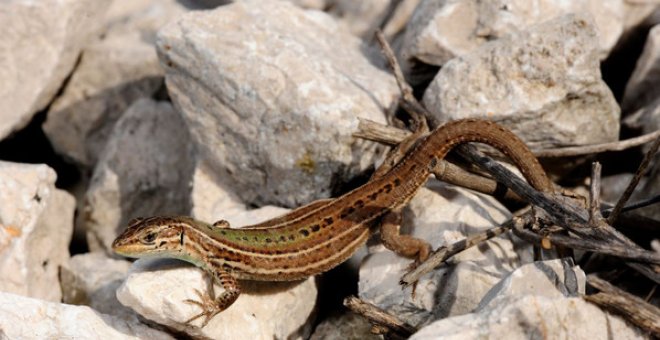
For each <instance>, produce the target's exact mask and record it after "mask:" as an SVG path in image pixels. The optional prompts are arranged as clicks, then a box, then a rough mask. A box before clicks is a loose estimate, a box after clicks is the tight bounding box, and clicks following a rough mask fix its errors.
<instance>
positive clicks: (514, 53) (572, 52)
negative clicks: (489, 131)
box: [424, 15, 620, 148]
mask: <svg viewBox="0 0 660 340" xmlns="http://www.w3.org/2000/svg"><path fill="white" fill-rule="evenodd" d="M596 35H597V34H596V31H595V29H594V27H593V24H592V23H591V21H590V20H589V19H588V18H585V17H579V16H573V15H569V16H564V17H561V18H558V19H554V20H551V21H547V22H545V23H543V24H540V25H538V26H533V27H530V28H529V30H527V31H526V32H521V33H516V34H513V35H511V36H510V37H507V38H501V39H499V40H497V41H494V42H492V43H489V44H485V45H483V46H481V47H480V48H478V49H476V50H474V51H473V52H471V53H469V54H467V55H464V56H462V57H459V58H456V59H453V60H452V61H450V62H449V63H447V64H446V65H445V66H444V67H443V68H442V70H440V72H439V73H438V75H437V76H436V77H435V79H434V80H433V82H431V84H430V85H429V87H428V88H427V90H426V92H425V93H424V104H425V106H426V107H427V108H429V110H431V111H432V112H433V114H434V115H435V116H436V117H437V118H438V119H439V120H441V121H447V120H454V119H460V118H466V117H480V118H484V117H487V118H488V119H492V120H495V121H499V122H502V123H504V124H505V125H507V126H508V127H509V128H510V129H512V130H513V131H514V132H515V133H516V134H517V135H518V136H520V137H521V138H522V139H523V140H525V141H526V142H527V143H528V145H530V147H532V148H547V147H557V146H564V145H583V144H591V143H604V142H611V141H616V140H618V137H619V116H620V112H619V108H618V106H617V103H616V101H615V99H614V97H613V96H612V92H611V91H610V90H609V88H608V87H607V85H606V84H605V83H604V82H603V80H602V79H601V75H600V69H599V67H600V65H599V63H598V58H597V54H598V51H597V46H596V45H595V42H596Z"/></svg>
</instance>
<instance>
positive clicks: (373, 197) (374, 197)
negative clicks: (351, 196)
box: [367, 192, 378, 201]
mask: <svg viewBox="0 0 660 340" xmlns="http://www.w3.org/2000/svg"><path fill="white" fill-rule="evenodd" d="M377 197H378V193H377V192H374V193H373V194H371V195H369V196H367V198H369V199H370V200H372V201H375V200H376V198H377Z"/></svg>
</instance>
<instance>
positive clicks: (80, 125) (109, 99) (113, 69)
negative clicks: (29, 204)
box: [43, 0, 188, 168]
mask: <svg viewBox="0 0 660 340" xmlns="http://www.w3.org/2000/svg"><path fill="white" fill-rule="evenodd" d="M130 2H134V1H130V0H121V1H115V2H114V3H113V6H112V7H111V8H110V9H109V13H110V14H109V15H110V16H111V18H109V19H108V23H107V27H108V29H107V32H105V34H104V36H103V37H102V38H99V39H98V40H96V41H95V42H94V43H92V44H91V45H89V46H87V47H85V49H84V50H83V53H82V57H81V60H80V63H79V65H78V67H77V68H76V70H75V72H74V73H73V75H72V76H71V79H70V80H69V81H68V83H67V85H66V87H65V88H64V91H63V93H62V94H61V95H60V96H59V97H58V98H57V99H56V100H55V101H54V102H53V104H52V105H51V107H50V109H49V111H48V119H47V120H46V122H45V123H44V126H43V129H44V132H45V133H46V135H47V136H48V139H49V140H50V141H51V143H52V144H53V147H54V148H55V149H56V150H57V151H58V153H61V154H64V155H66V156H67V157H69V158H71V159H73V160H75V161H76V162H77V163H79V164H81V165H84V166H86V167H90V168H91V167H93V166H94V164H95V163H96V161H97V158H98V156H99V154H100V153H101V151H102V150H103V147H104V146H105V143H106V141H107V139H108V137H109V135H110V133H111V132H112V127H113V126H114V124H115V123H116V121H117V119H119V117H120V116H121V114H123V113H124V111H125V110H126V109H127V108H128V107H129V106H130V105H131V104H132V103H133V102H134V101H136V100H137V99H139V98H145V97H151V96H152V95H153V94H154V93H155V92H156V91H157V90H158V89H159V88H160V87H161V86H162V84H163V79H164V75H165V74H164V72H163V70H162V69H161V68H160V64H159V62H158V56H157V55H156V47H155V40H156V32H157V31H158V29H159V28H160V27H161V26H163V25H164V24H165V23H167V22H168V21H170V20H172V19H173V18H175V17H177V16H178V15H179V14H182V13H185V12H187V11H188V10H187V9H186V7H184V5H183V4H181V3H180V2H179V1H175V0H167V1H162V0H150V1H149V2H148V3H144V2H142V4H141V6H140V7H139V8H135V9H133V10H134V11H133V12H129V13H117V12H118V11H119V9H117V8H118V7H122V8H123V7H127V6H130V4H128V3H130ZM137 3H140V2H137Z"/></svg>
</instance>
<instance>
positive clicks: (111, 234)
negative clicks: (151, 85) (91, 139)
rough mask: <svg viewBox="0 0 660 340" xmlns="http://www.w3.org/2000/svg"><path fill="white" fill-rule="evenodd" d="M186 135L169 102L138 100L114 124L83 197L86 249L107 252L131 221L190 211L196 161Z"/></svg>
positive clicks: (180, 120)
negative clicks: (84, 203) (143, 217)
mask: <svg viewBox="0 0 660 340" xmlns="http://www.w3.org/2000/svg"><path fill="white" fill-rule="evenodd" d="M192 148H193V146H192V143H191V142H190V137H189V134H188V130H187V129H186V128H185V123H184V122H183V121H182V119H181V116H180V115H179V114H178V113H177V112H176V111H175V110H174V108H173V107H172V106H171V105H170V104H169V103H168V102H155V101H153V100H151V99H140V100H138V101H137V102H135V103H134V104H133V105H131V107H130V108H129V109H128V110H127V111H126V113H124V114H123V115H122V117H121V119H120V120H119V121H117V124H116V125H115V127H114V129H113V132H112V136H111V137H110V140H109V141H108V145H107V146H106V148H105V149H104V151H103V154H102V155H101V156H100V157H99V163H98V164H97V166H96V168H95V169H94V174H93V176H92V180H91V184H90V187H89V189H88V191H87V193H86V198H85V200H86V205H85V223H86V227H87V239H88V241H89V246H90V249H91V250H100V249H102V250H109V249H110V244H111V243H112V241H113V240H114V238H115V237H116V236H117V235H118V233H119V232H121V231H122V230H123V229H124V228H125V227H126V223H127V222H128V221H129V220H130V219H132V218H135V217H140V216H153V215H180V214H188V213H189V212H190V205H191V203H190V181H191V179H192V175H193V170H194V166H195V159H194V154H193V150H192Z"/></svg>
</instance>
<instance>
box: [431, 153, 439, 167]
mask: <svg viewBox="0 0 660 340" xmlns="http://www.w3.org/2000/svg"><path fill="white" fill-rule="evenodd" d="M437 165H438V158H437V157H435V156H431V160H430V161H429V169H433V168H435V167H436V166H437Z"/></svg>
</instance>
